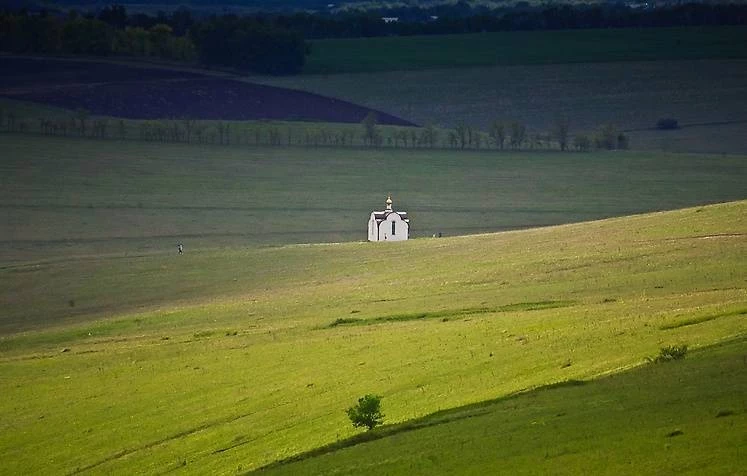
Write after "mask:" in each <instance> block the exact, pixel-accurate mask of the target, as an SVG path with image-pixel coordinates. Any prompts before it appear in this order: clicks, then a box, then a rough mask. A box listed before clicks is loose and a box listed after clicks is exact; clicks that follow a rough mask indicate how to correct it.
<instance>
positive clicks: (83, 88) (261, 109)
mask: <svg viewBox="0 0 747 476" xmlns="http://www.w3.org/2000/svg"><path fill="white" fill-rule="evenodd" d="M0 70H1V71H3V72H4V73H3V75H2V77H0V96H2V97H6V98H10V99H16V100H20V101H31V102H35V103H41V104H46V105H50V106H55V107H61V108H65V109H70V110H75V109H86V110H88V111H89V112H90V113H91V114H93V115H97V116H113V117H121V118H126V119H167V118H190V119H206V120H232V121H241V120H258V119H270V120H300V121H321V122H348V123H357V122H360V121H362V120H363V118H365V117H366V115H367V114H368V113H369V111H371V109H368V108H366V107H362V106H358V105H356V104H353V103H350V102H347V101H344V100H340V99H333V98H329V97H325V96H320V95H318V94H314V93H309V92H302V91H296V90H292V89H285V88H278V87H273V86H266V85H259V84H252V83H248V82H244V81H237V80H232V79H226V78H217V77H211V76H203V75H199V74H195V73H189V72H182V71H171V70H164V69H155V68H139V67H130V66H126V65H118V64H109V63H93V62H82V61H65V60H53V59H31V58H10V57H0ZM376 112H377V115H378V120H379V123H380V124H389V125H402V126H409V125H413V124H412V123H410V122H408V121H405V120H403V119H399V118H397V117H394V116H392V115H389V114H386V113H383V112H379V111H376Z"/></svg>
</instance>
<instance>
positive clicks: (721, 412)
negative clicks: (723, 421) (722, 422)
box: [716, 410, 734, 418]
mask: <svg viewBox="0 0 747 476" xmlns="http://www.w3.org/2000/svg"><path fill="white" fill-rule="evenodd" d="M732 415H734V412H733V411H731V410H719V412H718V413H716V418H723V417H727V416H732Z"/></svg>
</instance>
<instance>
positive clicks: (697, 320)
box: [659, 309, 747, 331]
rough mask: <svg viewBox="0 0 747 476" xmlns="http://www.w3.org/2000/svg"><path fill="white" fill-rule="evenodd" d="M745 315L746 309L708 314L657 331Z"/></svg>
mask: <svg viewBox="0 0 747 476" xmlns="http://www.w3.org/2000/svg"><path fill="white" fill-rule="evenodd" d="M745 314H747V309H737V310H736V311H729V312H722V313H720V314H710V315H707V316H699V317H693V318H691V319H685V320H684V321H680V322H674V323H672V324H666V325H663V326H661V327H659V330H662V331H666V330H670V329H677V328H679V327H686V326H694V325H696V324H701V323H703V322H708V321H713V320H716V319H718V318H720V317H729V316H743V315H745Z"/></svg>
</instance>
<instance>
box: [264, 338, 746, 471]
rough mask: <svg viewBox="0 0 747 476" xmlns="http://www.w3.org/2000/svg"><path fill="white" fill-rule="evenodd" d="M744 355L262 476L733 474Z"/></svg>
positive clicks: (713, 355)
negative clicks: (299, 475) (326, 475)
mask: <svg viewBox="0 0 747 476" xmlns="http://www.w3.org/2000/svg"><path fill="white" fill-rule="evenodd" d="M745 352H747V341H745V340H744V339H741V340H736V341H731V342H727V343H724V344H721V345H717V346H714V347H710V348H706V349H703V351H702V352H697V353H695V354H693V353H691V354H689V355H688V356H687V358H686V359H685V361H683V362H673V363H669V364H661V365H651V366H646V367H641V368H639V369H635V370H632V371H629V372H624V373H622V374H617V375H614V376H612V377H607V378H603V379H599V380H594V381H592V382H584V381H570V382H567V383H566V384H564V385H560V386H550V387H545V388H541V389H538V390H535V391H531V392H527V393H523V394H519V395H515V396H511V397H508V398H503V399H498V400H497V401H489V402H484V403H481V404H477V405H471V406H468V407H464V408H458V409H454V410H447V411H443V412H439V413H437V414H435V415H431V416H428V417H425V418H422V419H419V420H416V421H412V422H406V423H403V424H400V425H393V426H391V427H385V428H382V429H380V430H378V431H374V432H372V433H371V434H367V435H359V438H357V439H356V438H352V439H351V440H348V441H347V442H345V441H343V442H338V443H336V444H335V445H333V447H331V448H329V449H328V451H326V452H322V451H319V452H317V453H312V454H309V455H307V456H306V457H304V458H303V459H302V460H299V461H293V462H288V464H285V465H278V466H273V467H271V468H265V470H264V471H262V472H261V473H262V474H332V473H334V474H372V475H378V474H388V475H396V474H403V475H409V474H424V475H425V474H480V473H482V474H507V475H508V474H568V475H574V474H583V473H587V474H588V473H593V474H609V475H616V474H632V473H635V474H640V473H656V474H673V473H677V474H693V475H695V474H704V473H709V474H737V473H739V472H740V471H741V469H742V463H743V458H742V456H741V453H742V451H743V448H744V446H745V444H747V435H745V432H744V430H743V428H744V427H745V425H747V412H746V410H747V408H745V405H744V400H743V398H742V396H743V395H744V394H745V392H747V379H745V378H744V373H745V368H744V355H745ZM384 404H386V402H384ZM356 441H362V442H365V441H368V442H365V443H358V444H356ZM335 448H338V449H335Z"/></svg>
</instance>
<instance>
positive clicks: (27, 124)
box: [0, 108, 629, 152]
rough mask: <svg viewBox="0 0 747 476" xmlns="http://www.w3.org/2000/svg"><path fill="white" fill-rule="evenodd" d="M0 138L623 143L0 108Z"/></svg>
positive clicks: (369, 122) (562, 124)
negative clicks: (36, 112) (28, 113)
mask: <svg viewBox="0 0 747 476" xmlns="http://www.w3.org/2000/svg"><path fill="white" fill-rule="evenodd" d="M0 132H13V133H26V134H43V135H48V136H59V137H80V138H89V139H107V140H136V141H147V142H160V143H187V144H202V145H234V146H274V147H278V146H286V147H287V146H295V147H370V148H409V149H455V150H511V151H521V150H535V151H541V150H560V151H568V150H575V151H579V152H589V151H591V150H595V149H597V150H612V149H627V148H628V146H629V139H628V137H627V136H626V135H625V134H624V133H622V132H620V131H619V130H618V129H617V128H616V127H614V126H613V125H609V124H607V125H603V126H601V127H599V128H598V129H597V130H595V131H592V132H590V133H582V132H579V133H576V134H571V127H570V121H569V120H568V119H567V118H557V119H556V121H555V124H554V126H553V128H552V130H551V131H550V132H547V133H540V132H531V131H529V130H528V128H527V127H526V125H524V124H522V123H521V122H518V121H493V122H492V123H491V124H490V127H489V128H488V130H487V131H483V130H479V129H478V128H476V127H472V126H470V125H468V124H465V123H463V122H460V123H458V124H457V126H456V127H455V128H453V129H442V128H437V127H435V126H433V125H431V124H429V125H426V126H424V127H397V126H382V125H379V124H378V123H377V118H376V114H375V113H373V112H372V113H370V114H368V115H367V116H366V118H365V119H364V120H363V121H362V122H361V123H360V124H359V125H357V126H356V125H354V124H351V125H343V124H313V123H272V122H264V121H259V122H252V123H242V122H229V121H200V120H195V119H190V118H181V119H162V120H129V119H116V118H106V117H93V116H91V114H90V113H89V112H88V111H87V110H85V109H78V110H76V111H73V112H72V113H71V114H70V115H69V116H64V115H63V116H59V115H58V116H55V117H35V118H30V117H27V116H23V115H21V114H20V113H18V112H17V111H16V110H14V109H7V110H6V109H3V108H0Z"/></svg>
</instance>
